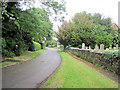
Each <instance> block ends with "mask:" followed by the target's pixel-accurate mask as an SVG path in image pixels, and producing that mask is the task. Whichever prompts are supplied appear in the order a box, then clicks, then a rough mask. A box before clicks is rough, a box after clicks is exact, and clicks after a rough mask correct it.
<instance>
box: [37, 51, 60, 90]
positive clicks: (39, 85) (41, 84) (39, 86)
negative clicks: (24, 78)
mask: <svg viewBox="0 0 120 90" xmlns="http://www.w3.org/2000/svg"><path fill="white" fill-rule="evenodd" d="M58 51H59V50H58V49H57V53H58ZM58 54H59V53H58ZM59 56H60V54H59ZM61 63H62V58H61V56H60V63H59V65H58V66H57V68H56V69H55V70H54V71H53V72H52V73H51V74H50V75H49V76H48V77H47V78H46V79H45V80H43V81H42V82H41V83H39V84H38V85H37V86H36V88H43V84H44V83H45V82H46V81H47V80H48V79H49V78H50V77H51V76H52V75H53V74H54V73H55V72H56V71H57V69H58V68H59V67H60V65H61Z"/></svg>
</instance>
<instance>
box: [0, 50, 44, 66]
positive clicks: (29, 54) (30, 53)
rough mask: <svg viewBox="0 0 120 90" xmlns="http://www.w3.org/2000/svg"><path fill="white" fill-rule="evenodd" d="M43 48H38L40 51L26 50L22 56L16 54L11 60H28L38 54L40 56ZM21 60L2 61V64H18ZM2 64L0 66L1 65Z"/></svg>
mask: <svg viewBox="0 0 120 90" xmlns="http://www.w3.org/2000/svg"><path fill="white" fill-rule="evenodd" d="M42 51H43V50H38V51H25V52H24V53H23V54H22V55H21V56H16V57H13V58H9V59H11V60H22V61H26V60H30V59H33V58H35V57H36V56H38V55H39V54H40V53H41V52H42ZM6 59H7V58H6ZM18 63H19V62H3V63H1V64H2V66H5V65H9V64H18ZM1 64H0V66H1Z"/></svg>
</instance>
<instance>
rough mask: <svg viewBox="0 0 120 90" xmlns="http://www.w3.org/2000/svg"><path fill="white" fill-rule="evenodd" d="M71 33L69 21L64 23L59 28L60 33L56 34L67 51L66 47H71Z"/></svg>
mask: <svg viewBox="0 0 120 90" xmlns="http://www.w3.org/2000/svg"><path fill="white" fill-rule="evenodd" d="M70 32H71V27H70V25H69V23H68V22H67V21H64V22H63V23H62V25H61V27H58V32H57V33H56V36H57V38H58V41H59V42H60V43H61V44H63V46H64V49H66V46H67V45H69V40H70V39H69V37H70Z"/></svg>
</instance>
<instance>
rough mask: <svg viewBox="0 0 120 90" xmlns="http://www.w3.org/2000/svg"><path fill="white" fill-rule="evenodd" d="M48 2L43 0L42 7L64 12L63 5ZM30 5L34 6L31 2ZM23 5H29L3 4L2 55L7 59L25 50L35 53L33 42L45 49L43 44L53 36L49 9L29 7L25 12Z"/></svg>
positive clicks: (17, 3) (18, 3)
mask: <svg viewBox="0 0 120 90" xmlns="http://www.w3.org/2000/svg"><path fill="white" fill-rule="evenodd" d="M47 2H48V1H47V0H43V1H42V5H44V6H45V7H48V8H52V9H53V11H54V12H55V11H57V12H58V11H64V8H62V7H64V5H63V4H62V3H61V4H60V3H58V2H56V1H54V0H51V1H50V4H51V5H49V4H48V3H47ZM28 4H29V5H31V6H32V5H33V4H32V3H31V2H30V3H29V2H28ZM21 5H27V4H26V3H25V2H23V3H20V2H2V43H3V44H2V49H3V51H2V55H3V56H5V57H6V56H7V57H11V56H15V55H20V54H21V53H22V52H23V51H24V50H30V51H34V43H33V41H36V42H38V43H40V44H41V48H43V46H44V45H43V43H46V42H47V41H48V40H51V39H52V36H53V30H52V27H53V24H52V22H51V21H50V19H49V16H50V13H49V11H48V10H47V9H45V8H34V7H29V8H28V9H25V10H23V9H22V8H21ZM62 5H63V6H62ZM27 7H28V6H27Z"/></svg>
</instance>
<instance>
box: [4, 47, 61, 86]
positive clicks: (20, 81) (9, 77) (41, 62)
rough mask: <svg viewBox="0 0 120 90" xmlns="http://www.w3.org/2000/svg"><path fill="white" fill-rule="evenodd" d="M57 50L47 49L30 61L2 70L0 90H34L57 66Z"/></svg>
mask: <svg viewBox="0 0 120 90" xmlns="http://www.w3.org/2000/svg"><path fill="white" fill-rule="evenodd" d="M60 62H61V58H60V55H59V54H58V52H57V49H47V50H45V51H43V52H42V53H41V54H40V55H38V56H37V57H36V58H35V59H33V60H32V61H28V62H25V63H23V64H19V65H16V66H12V67H9V68H5V69H3V70H2V79H3V80H2V88H36V87H37V85H39V84H40V83H41V82H42V81H43V80H45V79H46V78H47V77H48V76H49V75H50V74H52V73H53V71H54V70H55V69H56V68H57V67H58V66H59V64H60Z"/></svg>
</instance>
